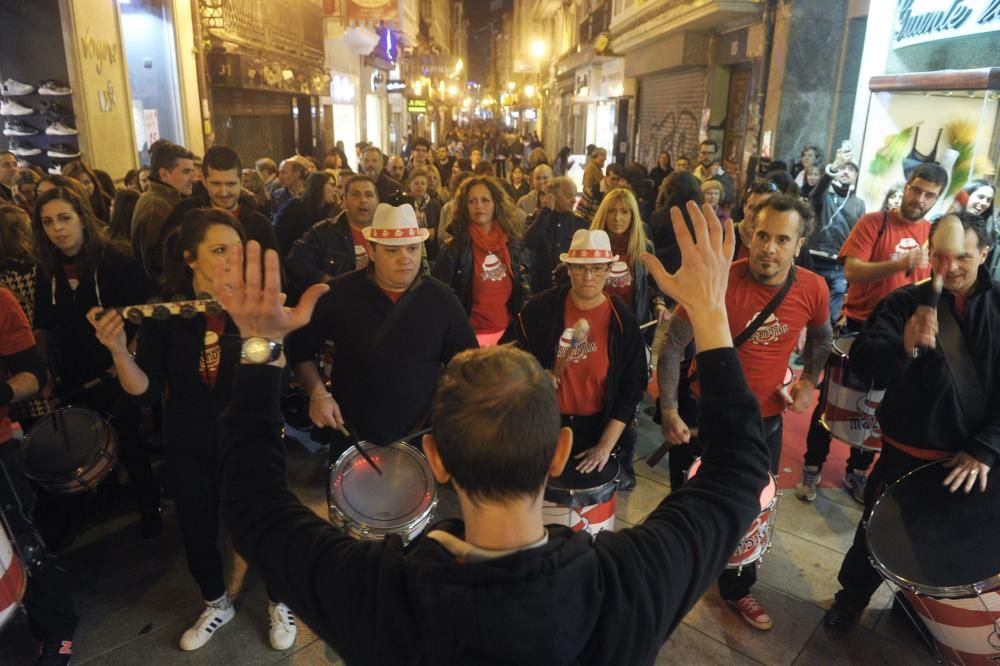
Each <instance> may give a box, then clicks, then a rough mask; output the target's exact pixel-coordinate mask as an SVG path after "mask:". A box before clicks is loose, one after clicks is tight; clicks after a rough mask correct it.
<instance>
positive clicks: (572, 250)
mask: <svg viewBox="0 0 1000 666" xmlns="http://www.w3.org/2000/svg"><path fill="white" fill-rule="evenodd" d="M559 261H561V262H563V263H566V264H607V263H610V262H612V261H618V255H617V254H613V253H612V252H611V239H610V238H608V232H606V231H604V230H603V229H597V230H596V231H590V230H588V229H578V230H577V232H576V233H575V234H573V241H572V242H571V243H570V246H569V252H563V253H562V254H560V255H559Z"/></svg>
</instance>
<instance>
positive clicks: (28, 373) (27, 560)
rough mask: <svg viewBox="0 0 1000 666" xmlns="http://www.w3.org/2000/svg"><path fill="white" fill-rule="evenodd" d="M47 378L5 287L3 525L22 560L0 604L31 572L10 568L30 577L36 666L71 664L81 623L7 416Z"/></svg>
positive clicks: (0, 592) (28, 604) (7, 577)
mask: <svg viewBox="0 0 1000 666" xmlns="http://www.w3.org/2000/svg"><path fill="white" fill-rule="evenodd" d="M45 376H46V375H45V363H44V361H43V360H42V357H41V355H40V354H39V352H38V348H37V347H36V346H35V338H34V337H32V335H31V327H30V326H29V325H28V318H27V317H26V316H25V315H24V311H23V310H21V306H20V305H18V303H17V299H15V298H14V294H12V293H11V292H10V291H8V290H7V289H5V288H3V287H0V512H2V513H3V516H2V517H0V518H2V522H0V525H6V526H8V527H9V529H10V530H11V533H10V534H8V535H7V536H9V537H10V539H11V540H12V541H13V547H14V549H15V552H16V553H17V555H19V556H20V557H21V558H22V560H21V561H20V562H19V561H13V560H11V561H0V600H5V601H11V602H16V601H18V599H17V598H16V597H15V598H13V599H12V598H10V596H8V595H9V593H10V592H11V591H12V590H16V589H17V588H18V587H19V585H20V584H23V580H22V581H18V580H16V578H17V577H18V576H19V575H23V573H26V572H22V573H21V574H19V573H18V572H19V571H21V570H20V567H19V566H11V564H15V565H17V564H23V565H26V566H27V568H28V571H29V572H30V574H31V575H30V580H29V581H28V585H27V589H26V590H25V594H24V607H25V609H26V610H27V613H28V627H29V629H30V630H31V633H32V634H33V635H34V636H35V638H37V639H38V640H39V641H41V642H42V649H41V652H40V654H39V656H38V661H37V662H36V664H39V665H40V666H56V665H62V664H68V663H69V660H70V657H71V656H72V653H73V631H74V630H75V629H76V624H77V620H78V618H77V616H76V611H75V610H74V609H73V597H72V595H71V581H70V576H69V573H68V572H67V571H66V570H65V569H63V568H62V567H60V566H59V565H58V563H57V561H56V558H55V557H53V556H52V555H51V554H49V553H48V552H47V550H46V547H45V542H44V541H43V540H42V536H41V534H39V532H38V529H37V528H36V527H35V522H34V518H33V517H32V510H33V507H34V503H35V498H34V493H33V492H32V490H31V485H30V484H29V483H28V479H27V478H26V477H25V476H24V470H23V469H22V467H21V458H20V456H19V455H18V443H17V442H15V441H14V440H13V438H12V437H13V435H12V430H11V423H10V418H9V417H8V416H7V406H8V405H10V403H12V402H16V401H18V400H24V399H26V398H30V397H31V396H33V395H34V394H35V393H37V392H38V391H39V390H40V389H41V388H42V387H44V386H45ZM3 529H4V528H3V527H0V530H3ZM0 557H3V554H2V553H0ZM14 594H16V593H14ZM4 597H7V598H6V599H4Z"/></svg>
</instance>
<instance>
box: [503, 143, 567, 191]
mask: <svg viewBox="0 0 1000 666" xmlns="http://www.w3.org/2000/svg"><path fill="white" fill-rule="evenodd" d="M572 153H573V151H572V150H571V149H570V147H569V146H563V147H562V148H561V149H560V150H559V153H558V154H557V155H556V161H555V163H554V164H553V165H552V172H553V174H554V175H555V176H556V177H559V176H565V175H566V174H568V173H569V170H570V169H572V168H573V165H574V164H576V162H574V161H573V160H571V159H570V158H569V156H570V155H571V154H572ZM525 194H527V192H526V193H525ZM521 196H524V195H523V194H522V195H521ZM515 201H517V199H515Z"/></svg>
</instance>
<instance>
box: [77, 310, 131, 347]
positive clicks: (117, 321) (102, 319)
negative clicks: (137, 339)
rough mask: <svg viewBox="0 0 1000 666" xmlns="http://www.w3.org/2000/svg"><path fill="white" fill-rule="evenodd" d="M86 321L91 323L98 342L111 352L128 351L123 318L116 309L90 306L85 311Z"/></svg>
mask: <svg viewBox="0 0 1000 666" xmlns="http://www.w3.org/2000/svg"><path fill="white" fill-rule="evenodd" d="M87 321H89V322H90V323H91V324H93V326H94V332H95V333H96V334H97V340H98V342H100V343H101V344H102V345H104V346H105V347H107V348H108V350H109V351H110V352H111V353H112V354H127V353H128V346H127V345H128V342H127V340H126V336H125V320H124V319H122V316H121V315H120V314H118V311H117V310H114V309H108V310H105V309H103V308H99V307H93V308H90V311H89V312H87Z"/></svg>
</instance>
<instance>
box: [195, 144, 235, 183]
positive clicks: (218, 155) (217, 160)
mask: <svg viewBox="0 0 1000 666" xmlns="http://www.w3.org/2000/svg"><path fill="white" fill-rule="evenodd" d="M209 169H212V170H214V171H231V170H232V169H236V174H237V175H239V174H240V173H241V172H242V171H243V165H242V164H241V163H240V156H239V155H237V154H236V151H235V150H233V149H232V148H229V147H228V146H212V147H211V148H209V149H208V150H206V151H205V157H204V158H203V159H202V160H201V173H202V175H205V176H207V175H208V170H209Z"/></svg>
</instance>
